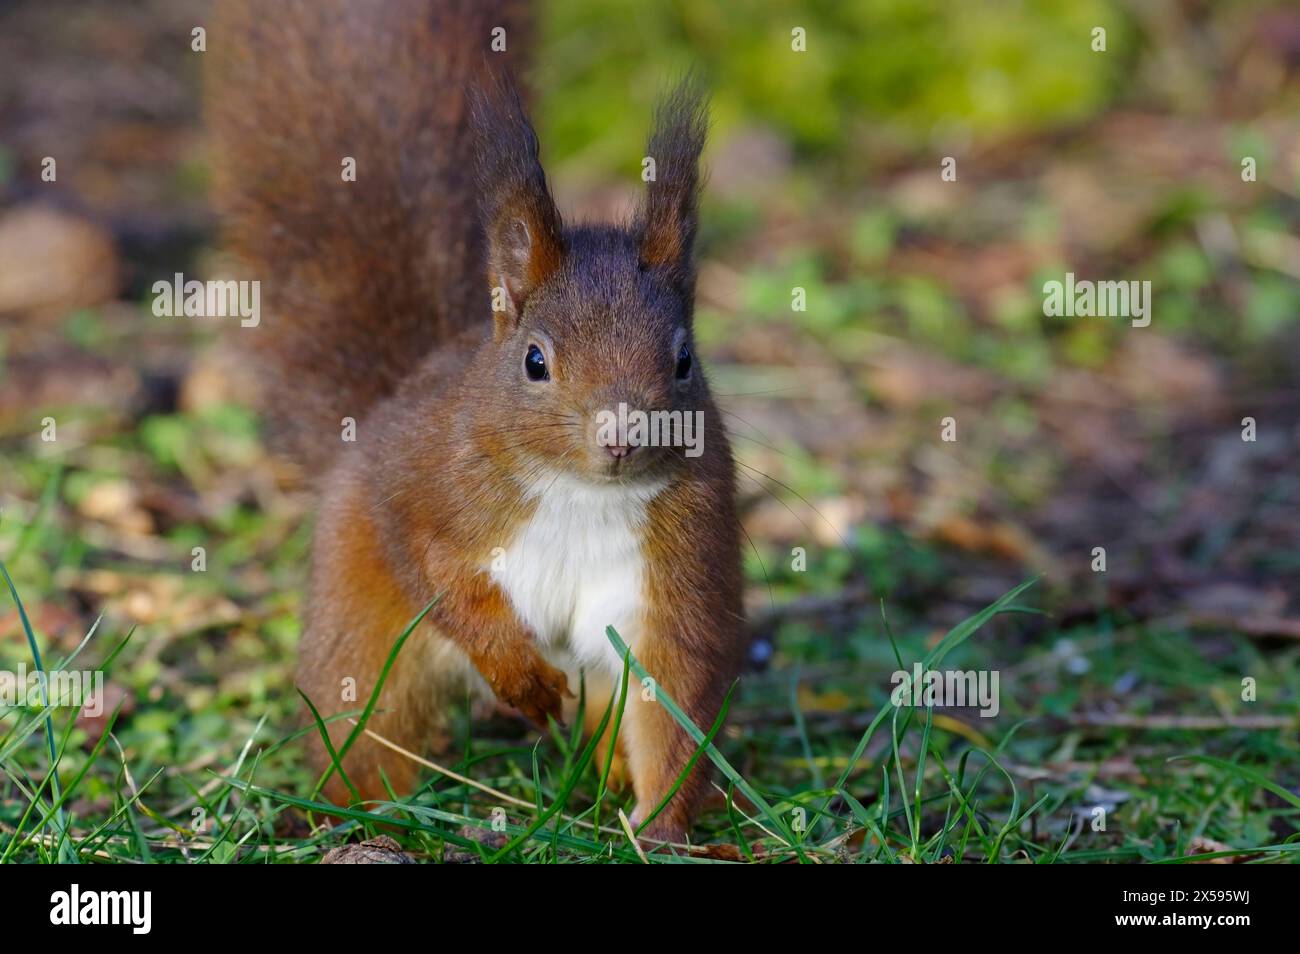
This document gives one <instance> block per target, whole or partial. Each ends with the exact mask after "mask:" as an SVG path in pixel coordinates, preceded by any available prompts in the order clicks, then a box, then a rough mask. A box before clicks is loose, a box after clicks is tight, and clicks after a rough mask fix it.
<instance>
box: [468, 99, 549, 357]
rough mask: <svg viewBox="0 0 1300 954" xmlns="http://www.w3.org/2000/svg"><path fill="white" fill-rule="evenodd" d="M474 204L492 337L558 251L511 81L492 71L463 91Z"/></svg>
mask: <svg viewBox="0 0 1300 954" xmlns="http://www.w3.org/2000/svg"><path fill="white" fill-rule="evenodd" d="M470 101H471V110H472V112H471V122H472V124H473V129H474V140H475V147H476V148H475V151H476V154H477V159H478V189H479V201H480V211H481V215H482V220H483V225H484V228H485V230H486V232H487V259H488V280H489V281H490V283H491V287H492V310H493V316H494V319H495V324H496V331H495V334H496V337H497V340H501V339H502V338H504V337H505V336H506V335H508V334H509V333H510V332H511V331H513V330H514V329H515V327H516V326H517V325H518V323H519V319H520V316H521V315H522V314H523V311H524V304H525V303H526V302H527V301H528V297H529V296H530V295H532V293H533V292H534V291H536V290H537V288H538V286H540V285H541V284H542V282H544V281H546V279H547V278H548V277H549V276H550V275H551V274H552V273H553V272H554V271H555V270H556V269H557V268H559V266H560V263H561V261H562V260H563V258H564V237H563V231H562V230H563V226H562V223H561V221H560V213H559V210H558V209H556V207H555V202H554V200H552V198H551V193H550V190H549V189H548V188H547V186H546V173H545V172H544V171H543V170H542V164H541V160H540V159H539V157H538V152H539V150H538V145H537V133H535V132H534V131H533V127H532V124H531V123H529V121H528V117H527V115H525V113H524V107H523V104H522V103H521V102H520V99H519V94H518V92H517V91H516V90H515V87H514V86H513V84H511V83H510V82H509V81H508V80H506V79H504V78H502V77H500V76H497V77H490V78H488V79H487V80H486V81H485V82H484V85H483V86H481V87H479V88H477V89H475V90H474V91H473V92H472V93H471V100H470Z"/></svg>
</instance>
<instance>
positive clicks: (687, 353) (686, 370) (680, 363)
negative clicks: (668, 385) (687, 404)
mask: <svg viewBox="0 0 1300 954" xmlns="http://www.w3.org/2000/svg"><path fill="white" fill-rule="evenodd" d="M690 373H691V349H690V348H688V347H686V345H682V350H681V351H679V352H677V380H678V381H684V380H686V377H687V376H688V375H689V374H690Z"/></svg>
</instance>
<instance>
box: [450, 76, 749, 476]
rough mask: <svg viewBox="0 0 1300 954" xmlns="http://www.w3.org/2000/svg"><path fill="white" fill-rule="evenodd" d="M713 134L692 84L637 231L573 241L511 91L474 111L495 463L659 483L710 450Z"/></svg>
mask: <svg viewBox="0 0 1300 954" xmlns="http://www.w3.org/2000/svg"><path fill="white" fill-rule="evenodd" d="M707 122H708V120H707V105H706V101H705V98H704V96H703V95H702V93H701V92H700V91H699V88H698V87H697V86H696V85H695V83H694V82H693V81H691V80H690V79H687V80H686V81H684V82H683V83H682V84H680V85H679V86H678V87H677V88H676V90H674V91H673V92H671V93H670V94H669V95H668V96H666V97H665V98H664V99H663V100H662V101H661V102H660V105H659V107H658V108H657V110H656V113H655V122H654V129H653V132H652V134H651V136H650V140H649V148H648V156H649V158H651V159H653V160H654V162H653V166H652V167H651V168H653V174H652V176H651V178H650V181H649V182H648V183H647V190H646V194H645V197H644V200H643V202H642V204H641V207H640V209H639V210H638V212H637V214H636V216H635V218H634V220H633V221H632V222H631V223H630V224H627V225H620V226H615V225H583V226H577V227H566V226H565V225H564V224H563V222H562V221H561V218H560V214H559V211H558V210H557V208H556V206H555V202H554V200H553V199H552V198H551V194H550V191H549V189H548V187H547V184H546V175H545V172H544V171H543V170H542V166H541V162H540V159H539V156H538V142H537V135H536V133H535V132H534V130H533V127H532V125H531V124H530V123H529V121H528V118H527V116H526V115H525V113H524V109H523V106H522V104H521V103H520V100H519V97H518V95H517V93H516V92H515V91H514V89H513V87H511V86H509V85H508V84H506V83H505V82H503V81H501V80H495V81H491V82H489V83H488V84H487V85H486V86H485V87H484V88H483V89H482V90H480V91H479V92H478V93H477V94H476V95H475V97H474V99H473V110H472V123H473V127H474V131H475V142H476V153H477V157H478V189H479V199H480V207H481V217H482V221H483V226H484V229H485V232H486V239H487V264H488V286H489V291H490V293H491V296H492V297H491V301H492V309H493V333H492V339H491V341H490V342H487V343H485V345H484V347H483V350H482V351H481V352H480V355H479V358H478V361H479V362H480V363H479V369H480V371H481V372H482V374H483V375H484V376H487V377H489V378H490V381H480V382H478V385H486V386H488V387H490V388H491V390H492V392H493V399H492V401H491V405H490V406H491V407H493V408H494V409H495V410H494V411H493V414H492V415H491V417H492V418H493V421H494V422H495V424H496V425H497V429H496V430H495V431H492V433H493V435H494V437H493V438H492V439H491V443H493V444H494V445H495V446H494V447H493V452H494V453H508V454H511V455H515V456H517V457H518V458H519V460H518V464H519V466H520V467H526V466H528V465H530V464H535V465H537V467H538V472H539V475H540V478H539V479H545V478H546V477H549V474H547V473H546V471H547V470H550V471H561V472H566V473H570V474H575V475H578V476H582V477H586V478H590V479H595V480H598V481H617V482H632V481H636V480H650V479H654V478H657V477H660V476H662V475H664V474H665V473H666V472H667V471H668V470H669V469H671V468H672V467H676V466H680V465H681V463H682V461H683V459H689V458H691V457H694V456H697V455H698V454H700V453H703V448H704V447H705V446H707V437H705V435H704V434H703V433H702V430H703V427H702V426H701V422H702V420H703V413H704V411H705V409H706V408H707V407H710V406H711V403H710V401H709V396H708V390H707V384H706V382H705V380H704V377H703V374H702V372H701V369H700V366H699V362H698V359H697V358H696V355H695V343H694V336H693V333H692V319H693V315H694V294H695V263H694V244H695V234H696V229H697V223H698V206H699V192H700V171H699V160H700V153H701V151H702V150H703V148H704V139H705V132H706V127H707ZM647 166H649V164H647ZM478 385H476V386H478ZM506 415H509V418H510V420H508V421H507V420H505V416H506ZM503 425H506V426H505V427H503ZM710 426H717V423H716V420H715V421H711V422H710ZM491 430H492V429H491V425H490V424H489V425H485V426H484V427H482V428H481V433H482V434H487V433H488V432H489V431H491ZM717 439H719V440H722V439H723V438H722V437H721V435H720V434H719V436H718V438H717ZM512 444H513V445H514V446H513V447H511V445H512Z"/></svg>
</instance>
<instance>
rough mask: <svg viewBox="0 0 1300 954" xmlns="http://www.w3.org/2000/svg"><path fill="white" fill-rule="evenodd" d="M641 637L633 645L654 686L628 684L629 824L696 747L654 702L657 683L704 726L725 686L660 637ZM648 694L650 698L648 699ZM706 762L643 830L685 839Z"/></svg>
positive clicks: (650, 807)
mask: <svg viewBox="0 0 1300 954" xmlns="http://www.w3.org/2000/svg"><path fill="white" fill-rule="evenodd" d="M649 635H650V638H649V639H645V640H642V641H641V643H640V645H637V646H635V647H634V650H635V652H636V653H637V656H638V659H639V661H640V662H641V665H642V666H644V667H645V669H646V671H647V672H648V673H650V674H651V676H653V677H654V678H655V680H656V684H655V685H654V686H643V687H640V688H638V687H637V686H636V684H635V682H633V683H632V684H631V685H630V686H629V693H628V703H627V712H626V714H625V718H624V726H623V728H622V730H621V731H620V733H619V735H620V737H621V739H622V740H623V741H624V742H625V744H626V749H627V761H628V768H629V771H630V775H631V779H632V787H633V790H634V791H635V793H636V809H635V811H634V812H633V813H632V818H631V821H632V823H633V826H634V827H635V826H637V825H640V824H641V822H643V821H644V820H645V819H646V818H647V817H648V816H649V814H650V813H651V812H653V811H654V810H655V809H656V808H657V807H658V806H659V803H660V802H661V801H662V800H663V798H664V796H665V795H667V794H668V792H669V790H670V789H671V788H672V786H673V785H674V784H675V783H676V781H677V777H678V776H679V775H680V774H681V772H682V770H683V769H684V768H685V767H686V764H687V763H688V762H689V761H690V758H691V756H692V755H693V754H694V753H695V750H696V748H697V746H696V743H695V742H694V741H692V739H691V738H690V736H688V735H687V734H686V732H685V731H684V730H683V729H682V728H681V727H680V726H679V725H678V724H677V721H676V720H675V719H674V718H673V716H672V714H671V713H670V712H669V711H668V710H667V709H666V708H665V707H664V706H662V705H660V704H659V702H658V700H657V698H656V693H657V691H658V689H659V688H660V687H662V688H663V689H664V690H665V691H667V693H668V694H669V695H670V696H672V698H673V700H674V701H675V702H676V703H677V704H678V706H680V707H681V708H682V710H683V711H684V712H685V713H686V714H687V715H688V716H690V718H691V720H692V721H694V723H695V724H696V725H697V726H699V727H700V728H701V730H702V731H706V732H707V731H708V729H709V727H710V726H711V725H712V724H713V720H714V719H715V718H717V714H718V707H719V705H720V704H721V699H722V695H723V693H724V692H725V689H726V686H725V685H723V686H719V685H717V684H716V682H717V680H716V679H714V678H713V676H712V675H711V674H710V671H709V667H703V666H699V665H692V664H691V662H690V661H689V660H683V659H682V658H681V653H680V650H679V649H678V648H677V647H675V646H671V645H668V644H667V643H666V641H665V640H664V639H663V638H662V636H661V637H660V638H655V634H653V633H651V634H649ZM647 696H648V697H649V699H648V701H647ZM709 768H710V762H709V760H708V757H707V756H702V757H701V758H700V759H699V761H697V762H696V763H695V767H694V768H693V769H692V770H691V773H690V775H689V776H687V778H686V780H685V782H683V784H682V786H681V788H680V789H678V790H677V793H676V794H675V795H674V796H673V798H672V800H671V801H670V802H669V803H668V804H667V805H666V806H665V807H664V810H663V811H662V812H660V813H659V815H658V816H656V818H655V820H654V821H653V822H651V824H650V826H649V827H648V828H647V829H646V830H645V832H643V834H644V835H645V836H647V837H650V838H658V839H662V840H664V841H675V842H680V841H684V840H685V838H686V835H687V833H688V832H689V831H690V827H691V822H692V820H693V819H694V817H695V814H696V812H697V810H698V808H699V805H700V802H701V801H702V800H703V797H704V794H705V792H706V791H707V789H708V781H709Z"/></svg>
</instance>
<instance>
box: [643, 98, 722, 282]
mask: <svg viewBox="0 0 1300 954" xmlns="http://www.w3.org/2000/svg"><path fill="white" fill-rule="evenodd" d="M708 125H709V104H708V99H707V97H706V96H705V95H704V92H703V91H702V90H701V89H700V87H699V85H698V83H697V82H696V81H695V79H694V78H693V77H691V76H687V77H686V78H685V79H684V80H682V82H681V83H679V84H678V86H677V88H676V89H675V90H673V91H672V92H671V93H669V94H668V95H667V96H665V97H664V98H663V99H661V100H660V102H659V105H658V106H657V107H656V108H655V121H654V132H653V133H651V135H650V144H649V146H648V149H647V158H648V159H650V160H653V162H652V163H647V168H648V169H649V170H650V175H651V178H650V181H649V185H648V186H647V188H646V197H645V203H644V204H643V206H642V209H641V214H640V216H639V218H638V232H639V245H640V254H641V264H642V265H643V266H645V267H648V268H662V269H666V270H667V271H668V272H669V274H670V275H671V277H672V279H673V281H674V282H675V283H676V285H677V286H678V288H680V289H681V291H682V294H683V296H685V297H686V298H687V299H689V298H690V296H691V293H692V292H693V291H694V287H695V261H694V247H695V231H696V228H697V225H698V222H699V196H700V153H701V152H703V151H704V138H705V135H706V133H707V131H708ZM688 303H689V302H688Z"/></svg>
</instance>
